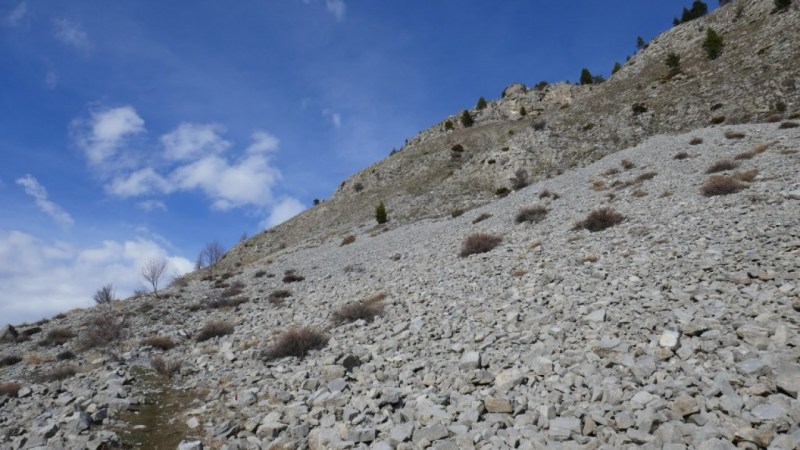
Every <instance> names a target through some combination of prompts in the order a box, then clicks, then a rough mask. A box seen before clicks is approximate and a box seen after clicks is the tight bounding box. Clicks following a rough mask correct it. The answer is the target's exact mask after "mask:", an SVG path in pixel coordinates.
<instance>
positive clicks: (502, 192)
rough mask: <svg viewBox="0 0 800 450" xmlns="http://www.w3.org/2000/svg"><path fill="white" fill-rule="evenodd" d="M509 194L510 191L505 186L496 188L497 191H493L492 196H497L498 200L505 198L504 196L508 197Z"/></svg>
mask: <svg viewBox="0 0 800 450" xmlns="http://www.w3.org/2000/svg"><path fill="white" fill-rule="evenodd" d="M509 193H511V190H510V189H508V188H507V187H505V186H504V187H499V188H497V189H496V190H495V191H494V195H496V196H498V197H500V198H503V197H505V196H506V195H508V194H509Z"/></svg>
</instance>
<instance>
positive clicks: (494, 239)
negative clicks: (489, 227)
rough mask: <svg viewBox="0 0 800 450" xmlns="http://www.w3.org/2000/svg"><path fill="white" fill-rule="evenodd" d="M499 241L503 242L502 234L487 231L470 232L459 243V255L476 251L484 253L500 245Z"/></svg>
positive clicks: (464, 255)
mask: <svg viewBox="0 0 800 450" xmlns="http://www.w3.org/2000/svg"><path fill="white" fill-rule="evenodd" d="M501 242H503V238H502V236H497V235H494V234H488V233H475V234H471V235H469V236H467V238H466V239H464V242H463V243H462V244H461V252H460V253H459V255H460V256H461V257H462V258H464V257H466V256H469V255H474V254H477V253H486V252H488V251H491V250H492V249H494V248H495V247H497V246H498V245H500V243H501Z"/></svg>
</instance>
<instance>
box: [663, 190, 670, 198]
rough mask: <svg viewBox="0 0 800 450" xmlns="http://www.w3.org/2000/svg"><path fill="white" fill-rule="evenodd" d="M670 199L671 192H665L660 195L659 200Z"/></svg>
mask: <svg viewBox="0 0 800 450" xmlns="http://www.w3.org/2000/svg"><path fill="white" fill-rule="evenodd" d="M666 197H672V191H670V190H666V191H664V192H662V193H661V198H666Z"/></svg>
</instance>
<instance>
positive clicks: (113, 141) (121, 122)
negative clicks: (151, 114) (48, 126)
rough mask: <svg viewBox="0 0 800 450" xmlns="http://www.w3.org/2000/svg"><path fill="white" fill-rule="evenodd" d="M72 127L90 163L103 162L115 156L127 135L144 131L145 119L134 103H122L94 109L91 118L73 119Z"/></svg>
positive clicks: (74, 136)
mask: <svg viewBox="0 0 800 450" xmlns="http://www.w3.org/2000/svg"><path fill="white" fill-rule="evenodd" d="M71 128H72V134H73V138H74V139H75V141H76V143H77V144H78V146H79V147H80V148H81V149H83V150H84V152H85V154H86V157H87V159H88V160H89V163H90V164H92V165H94V166H99V165H102V164H104V163H106V162H108V161H109V160H110V159H111V158H112V157H113V156H115V153H116V152H117V150H118V149H119V147H120V145H121V144H122V142H123V140H124V139H125V138H126V137H128V136H131V135H134V134H138V133H142V132H144V120H142V118H141V117H139V115H138V114H136V110H135V109H133V107H132V106H121V107H117V108H110V109H102V110H99V111H94V112H92V113H91V118H89V119H77V120H75V121H73V123H72V126H71Z"/></svg>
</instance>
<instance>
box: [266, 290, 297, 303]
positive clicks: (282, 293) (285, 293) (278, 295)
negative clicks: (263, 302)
mask: <svg viewBox="0 0 800 450" xmlns="http://www.w3.org/2000/svg"><path fill="white" fill-rule="evenodd" d="M291 296H292V291H290V290H288V289H278V290H275V291H272V293H270V294H269V297H267V301H269V303H270V304H272V305H275V306H280V305H282V304H283V303H284V302H285V301H286V299H287V298H289V297H291Z"/></svg>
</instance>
